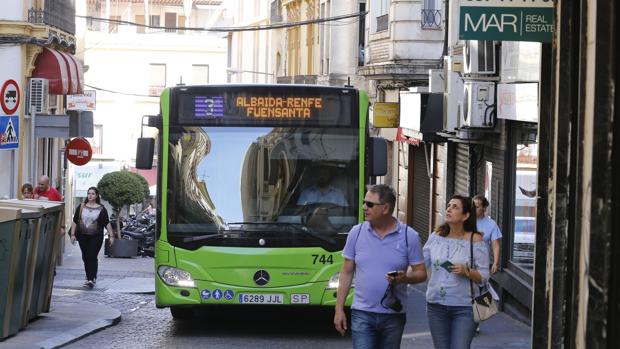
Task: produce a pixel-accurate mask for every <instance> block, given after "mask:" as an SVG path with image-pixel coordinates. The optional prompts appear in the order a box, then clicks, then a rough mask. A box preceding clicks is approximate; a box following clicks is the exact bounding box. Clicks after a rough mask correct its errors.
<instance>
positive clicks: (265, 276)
mask: <svg viewBox="0 0 620 349" xmlns="http://www.w3.org/2000/svg"><path fill="white" fill-rule="evenodd" d="M253 279H254V283H255V284H257V285H258V286H265V285H267V283H268V282H269V273H268V272H267V271H265V270H259V271H257V272H256V273H254V277H253Z"/></svg>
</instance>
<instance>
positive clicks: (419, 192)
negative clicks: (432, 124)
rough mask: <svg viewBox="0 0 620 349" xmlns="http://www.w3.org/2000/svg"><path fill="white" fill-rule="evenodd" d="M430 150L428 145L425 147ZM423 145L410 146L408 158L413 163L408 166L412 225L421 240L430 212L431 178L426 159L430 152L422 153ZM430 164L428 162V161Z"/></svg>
mask: <svg viewBox="0 0 620 349" xmlns="http://www.w3.org/2000/svg"><path fill="white" fill-rule="evenodd" d="M426 148H427V149H428V150H429V151H430V146H427V147H426ZM424 149H425V148H424V145H423V144H420V146H419V147H410V148H409V152H410V154H411V157H410V160H411V161H412V163H413V165H412V166H410V167H409V169H410V171H411V170H413V171H411V172H413V190H411V191H410V193H411V195H413V198H412V199H413V200H412V206H413V220H412V227H413V229H415V230H416V231H417V232H418V233H419V234H420V237H421V238H422V241H426V239H427V238H428V233H429V231H430V227H429V216H430V214H431V212H430V210H431V205H430V203H431V200H430V192H431V180H430V178H429V177H428V166H427V159H428V161H431V157H430V154H427V155H426V156H427V157H425V155H424ZM429 165H430V163H429Z"/></svg>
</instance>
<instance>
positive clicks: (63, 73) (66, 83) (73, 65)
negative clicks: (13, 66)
mask: <svg viewBox="0 0 620 349" xmlns="http://www.w3.org/2000/svg"><path fill="white" fill-rule="evenodd" d="M32 77H33V78H45V79H47V80H48V81H49V93H51V94H57V95H67V94H68V95H73V94H81V93H82V91H83V90H84V71H83V69H82V64H81V63H80V62H79V61H78V60H77V58H76V57H75V56H73V55H71V54H68V53H64V52H61V51H57V50H54V49H51V48H47V47H44V48H43V52H41V54H39V56H38V57H37V60H36V61H35V68H34V71H33V72H32Z"/></svg>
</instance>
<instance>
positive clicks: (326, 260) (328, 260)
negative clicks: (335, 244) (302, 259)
mask: <svg viewBox="0 0 620 349" xmlns="http://www.w3.org/2000/svg"><path fill="white" fill-rule="evenodd" d="M312 258H314V260H313V261H312V264H317V262H318V263H321V264H334V257H333V256H332V255H331V254H330V255H328V256H325V255H324V254H322V255H318V254H313V255H312Z"/></svg>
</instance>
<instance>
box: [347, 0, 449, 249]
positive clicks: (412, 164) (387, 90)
mask: <svg viewBox="0 0 620 349" xmlns="http://www.w3.org/2000/svg"><path fill="white" fill-rule="evenodd" d="M366 9H367V11H368V14H367V15H366V21H365V33H364V34H365V41H364V47H363V52H364V60H363V63H362V66H360V67H359V70H358V71H359V74H360V75H361V76H363V77H364V78H365V80H366V84H365V88H366V91H367V92H368V94H369V96H370V97H371V100H372V101H373V102H374V103H375V104H376V103H395V104H396V105H397V108H398V111H399V114H400V120H401V121H402V120H405V119H407V118H409V117H410V114H411V113H412V110H410V109H409V108H405V107H404V104H403V103H401V97H400V92H401V91H409V89H410V88H413V89H414V90H415V89H416V88H417V87H420V86H428V83H429V73H428V72H429V69H437V68H439V67H441V65H442V56H443V50H444V36H445V32H444V28H445V16H444V15H443V1H440V0H437V1H389V0H371V1H368V2H367V4H366ZM375 114H376V113H375V112H374V110H373V111H372V115H373V119H374V117H375ZM377 117H378V114H377ZM396 120H398V117H397V118H396ZM371 124H373V125H374V124H378V120H371ZM391 126H392V127H387V128H376V129H375V131H374V132H376V133H378V134H379V135H381V136H382V137H384V138H386V139H387V140H388V141H389V147H388V149H389V154H388V159H389V160H388V161H389V165H388V174H387V176H386V177H385V178H383V179H381V180H382V181H384V182H385V183H386V184H390V185H392V186H393V187H394V188H395V190H396V191H397V206H396V214H397V216H398V218H399V219H401V220H402V221H404V222H407V223H408V224H410V225H411V226H413V227H414V229H416V230H417V231H418V232H419V233H420V234H421V235H422V237H423V240H424V241H425V239H426V236H427V235H428V232H429V231H430V229H431V227H432V226H433V222H432V219H431V218H432V217H433V216H432V215H431V213H432V212H433V209H432V205H433V204H434V203H436V202H437V201H438V200H437V198H435V199H431V196H432V191H431V184H432V182H431V178H430V177H429V175H430V176H432V173H431V167H430V164H431V163H432V162H433V161H435V160H436V159H437V155H435V156H434V157H433V158H431V155H432V154H441V152H438V150H437V149H435V145H434V144H433V143H428V144H426V143H421V142H418V141H417V140H410V138H409V137H407V129H406V128H405V129H402V128H400V124H396V125H391ZM403 131H404V133H403ZM438 183H439V182H438ZM444 201H445V199H444V198H443V197H442V198H440V200H439V206H440V207H443V205H444V203H443V202H444Z"/></svg>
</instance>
